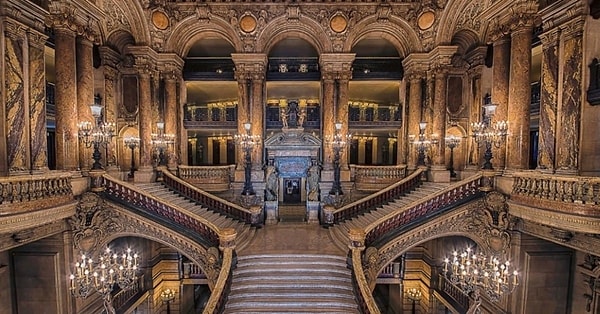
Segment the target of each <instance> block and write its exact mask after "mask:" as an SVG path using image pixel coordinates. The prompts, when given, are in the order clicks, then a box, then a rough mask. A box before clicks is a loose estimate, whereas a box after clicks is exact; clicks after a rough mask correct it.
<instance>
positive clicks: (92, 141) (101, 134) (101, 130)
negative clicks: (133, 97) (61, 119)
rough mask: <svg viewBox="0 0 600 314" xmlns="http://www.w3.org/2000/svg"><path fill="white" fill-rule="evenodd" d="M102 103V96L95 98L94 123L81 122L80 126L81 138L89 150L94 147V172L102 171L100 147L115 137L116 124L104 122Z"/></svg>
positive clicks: (91, 106)
mask: <svg viewBox="0 0 600 314" xmlns="http://www.w3.org/2000/svg"><path fill="white" fill-rule="evenodd" d="M101 102H102V98H101V97H100V95H96V96H95V97H94V103H93V104H91V105H90V109H91V110H92V117H94V122H93V123H92V122H89V121H83V122H79V124H78V128H79V133H78V136H79V138H80V139H81V140H82V141H83V143H84V144H85V146H86V147H87V148H90V147H94V151H93V153H92V159H93V160H94V163H93V164H92V170H101V169H102V165H101V164H100V159H101V158H102V155H101V154H100V146H101V145H107V144H108V143H110V141H111V140H112V138H113V137H114V136H115V124H114V123H113V122H104V121H102V108H103V106H102V105H101Z"/></svg>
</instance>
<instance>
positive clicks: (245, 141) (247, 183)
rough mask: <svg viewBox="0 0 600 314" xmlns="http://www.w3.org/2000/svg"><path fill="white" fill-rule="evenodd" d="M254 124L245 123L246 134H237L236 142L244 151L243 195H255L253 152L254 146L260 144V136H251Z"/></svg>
mask: <svg viewBox="0 0 600 314" xmlns="http://www.w3.org/2000/svg"><path fill="white" fill-rule="evenodd" d="M251 127H252V124H251V123H250V122H246V123H244V130H245V131H246V132H245V133H241V134H236V135H235V141H236V143H237V144H238V145H239V146H240V148H241V149H242V150H243V151H244V161H245V165H244V189H243V190H242V195H254V194H255V193H254V188H253V187H252V180H251V179H252V178H251V177H252V150H254V146H255V145H257V144H258V143H259V142H260V135H251V134H250V128H251Z"/></svg>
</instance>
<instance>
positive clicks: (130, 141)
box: [123, 137, 140, 178]
mask: <svg viewBox="0 0 600 314" xmlns="http://www.w3.org/2000/svg"><path fill="white" fill-rule="evenodd" d="M123 143H125V146H127V147H128V148H129V149H131V167H130V169H129V174H128V175H127V176H128V177H129V178H133V173H134V172H135V152H134V151H135V149H136V148H137V147H138V146H139V145H140V138H139V137H126V138H125V139H123Z"/></svg>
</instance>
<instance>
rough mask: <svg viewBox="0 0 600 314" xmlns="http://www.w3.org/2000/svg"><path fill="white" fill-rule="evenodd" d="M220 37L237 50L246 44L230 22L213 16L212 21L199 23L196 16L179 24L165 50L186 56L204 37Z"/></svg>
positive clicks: (167, 41)
mask: <svg viewBox="0 0 600 314" xmlns="http://www.w3.org/2000/svg"><path fill="white" fill-rule="evenodd" d="M207 37H219V38H223V39H225V40H226V41H228V42H229V43H230V44H231V45H232V46H233V47H234V49H235V51H243V48H244V44H243V42H242V41H241V39H240V38H239V36H238V35H237V33H236V31H235V30H234V29H233V27H232V26H231V25H230V24H229V22H227V21H225V20H223V19H221V18H217V17H213V18H212V19H211V22H210V23H198V19H197V18H195V17H194V16H192V17H188V18H187V19H185V20H183V21H182V22H181V23H179V24H177V26H175V28H174V29H173V32H172V33H171V36H169V38H168V39H167V40H166V43H165V51H171V52H174V53H176V54H178V55H180V56H183V57H185V56H186V55H187V54H188V51H189V50H190V49H191V47H192V46H193V45H194V43H195V42H197V41H198V40H200V39H202V38H207Z"/></svg>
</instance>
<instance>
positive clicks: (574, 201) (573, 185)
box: [511, 172, 600, 217]
mask: <svg viewBox="0 0 600 314" xmlns="http://www.w3.org/2000/svg"><path fill="white" fill-rule="evenodd" d="M512 196H520V197H529V198H536V199H541V200H547V201H553V202H561V203H569V204H570V205H569V206H561V207H560V208H556V207H555V206H553V207H552V210H559V211H569V212H570V211H572V210H575V211H576V212H572V213H573V214H583V215H593V216H597V217H600V208H598V207H591V206H576V207H575V208H574V207H573V206H572V205H578V204H580V205H600V177H560V176H556V175H547V174H541V173H537V172H519V173H515V175H514V183H513V190H512ZM511 198H513V197H511ZM586 208H587V210H586ZM579 210H584V212H577V211H579ZM590 210H591V211H590Z"/></svg>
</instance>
